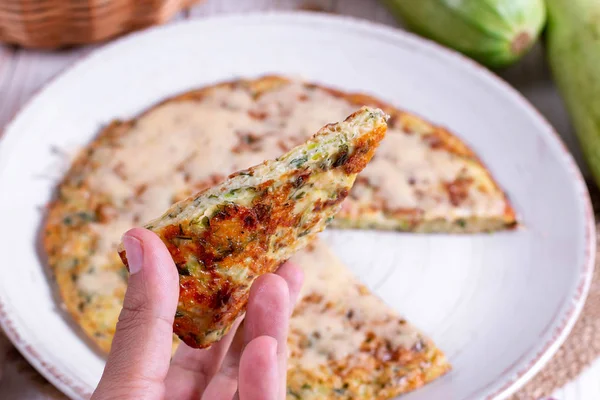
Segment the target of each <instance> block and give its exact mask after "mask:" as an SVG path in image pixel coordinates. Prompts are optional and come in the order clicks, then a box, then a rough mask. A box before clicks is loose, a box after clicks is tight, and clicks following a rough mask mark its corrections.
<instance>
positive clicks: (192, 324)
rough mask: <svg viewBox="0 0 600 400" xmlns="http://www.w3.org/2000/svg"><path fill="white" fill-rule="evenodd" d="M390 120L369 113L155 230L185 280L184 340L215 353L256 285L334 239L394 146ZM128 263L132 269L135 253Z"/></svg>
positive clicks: (193, 203)
mask: <svg viewBox="0 0 600 400" xmlns="http://www.w3.org/2000/svg"><path fill="white" fill-rule="evenodd" d="M386 119H387V116H386V115H385V114H384V113H383V111H381V110H379V109H370V108H367V107H363V108H361V109H360V110H358V111H356V112H355V113H353V114H352V115H350V116H348V117H347V118H346V119H345V120H344V121H343V122H339V123H335V124H329V125H326V126H325V127H323V128H322V129H321V130H319V132H318V133H317V134H316V135H314V137H312V138H311V139H310V140H308V141H307V142H306V143H304V144H302V145H300V146H297V147H295V148H294V149H292V150H291V151H289V152H287V153H286V154H284V155H281V156H280V157H278V158H276V159H275V160H269V161H265V162H263V163H262V164H260V165H257V166H254V167H251V168H249V169H245V170H242V171H239V172H236V173H234V174H233V175H230V176H229V178H228V179H226V180H225V181H223V182H222V183H220V184H218V185H216V186H213V187H211V188H208V189H205V190H203V191H201V192H200V193H198V194H196V195H194V196H192V197H189V198H187V199H186V200H182V201H180V202H177V203H175V204H174V205H173V206H171V207H170V208H169V209H168V210H167V211H166V212H164V213H163V215H162V216H160V217H159V218H156V219H154V220H152V221H150V222H149V223H147V224H146V225H145V228H147V229H149V230H151V231H153V232H155V233H156V234H157V235H158V236H159V237H160V238H161V239H162V240H163V242H164V243H165V244H166V246H167V248H168V250H169V252H170V253H171V256H172V257H173V260H174V261H175V264H176V266H177V270H178V271H179V304H178V307H177V313H176V314H175V322H174V325H173V328H174V333H175V334H177V335H178V336H179V338H180V339H182V340H183V341H184V342H185V343H186V344H187V345H188V346H190V347H194V348H204V347H209V346H210V345H211V344H212V343H214V342H216V341H218V340H220V339H221V338H222V337H223V336H224V335H226V334H227V332H229V330H230V328H231V326H232V325H233V323H234V322H235V320H236V319H237V318H238V317H239V316H240V315H241V314H242V313H243V312H244V311H245V308H246V304H247V302H248V295H249V293H250V286H251V285H252V282H253V281H254V280H255V279H256V278H257V277H258V276H260V275H262V274H265V273H268V272H274V271H275V270H276V269H277V267H279V265H281V264H282V263H283V262H285V261H286V260H287V259H288V258H290V257H291V256H292V255H293V254H294V253H295V252H296V251H298V250H299V249H302V248H303V247H305V246H306V245H307V244H308V243H309V242H310V241H311V240H313V239H314V238H315V235H316V234H317V233H319V232H321V231H322V230H323V229H325V226H326V224H327V223H329V222H331V220H333V218H334V215H335V214H336V213H337V212H338V211H339V209H340V206H341V203H342V201H344V199H345V198H346V196H347V195H348V192H349V191H350V189H351V188H352V185H353V184H354V180H355V179H356V175H357V174H358V173H359V172H360V171H362V170H363V169H364V168H365V166H366V165H367V164H368V162H369V161H370V160H371V158H372V157H373V155H374V154H375V150H376V148H377V146H378V145H379V142H380V141H381V140H382V139H383V137H384V136H385V131H386V128H387V126H386ZM119 254H120V256H121V258H122V260H123V262H124V264H125V265H127V257H126V254H125V250H124V249H123V247H122V246H121V247H120V249H119Z"/></svg>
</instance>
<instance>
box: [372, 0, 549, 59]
mask: <svg viewBox="0 0 600 400" xmlns="http://www.w3.org/2000/svg"><path fill="white" fill-rule="evenodd" d="M382 2H383V4H384V5H385V6H386V7H387V8H388V9H389V10H390V12H391V13H392V14H393V15H394V17H395V18H397V19H398V20H401V21H402V22H404V24H405V25H406V27H407V28H408V29H410V30H412V31H413V32H415V33H417V34H420V35H422V36H424V37H427V38H429V39H432V40H435V41H437V42H439V43H440V44H443V45H445V46H447V47H451V48H453V49H455V50H457V51H460V52H462V53H463V54H465V55H467V56H469V57H471V58H473V59H475V60H477V61H478V62H480V63H482V64H484V65H486V66H488V67H492V68H500V67H506V66H508V65H510V64H513V63H514V62H515V61H517V60H519V59H520V58H521V57H522V56H523V55H524V54H525V53H527V52H528V51H529V49H530V48H531V46H532V45H533V44H534V43H535V42H536V41H537V39H538V37H539V35H540V32H541V31H542V29H543V27H544V24H545V22H546V7H545V4H544V1H543V0H382Z"/></svg>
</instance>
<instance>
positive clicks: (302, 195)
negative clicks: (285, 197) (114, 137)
mask: <svg viewBox="0 0 600 400" xmlns="http://www.w3.org/2000/svg"><path fill="white" fill-rule="evenodd" d="M305 195H306V192H300V193H298V194H297V195H296V197H294V199H295V200H300V199H301V198H303V197H304V196H305Z"/></svg>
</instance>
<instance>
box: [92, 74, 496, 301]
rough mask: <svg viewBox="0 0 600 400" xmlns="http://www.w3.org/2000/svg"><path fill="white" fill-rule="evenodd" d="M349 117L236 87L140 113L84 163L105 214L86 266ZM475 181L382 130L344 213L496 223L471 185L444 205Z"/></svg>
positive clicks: (333, 107) (309, 97) (314, 103)
mask: <svg viewBox="0 0 600 400" xmlns="http://www.w3.org/2000/svg"><path fill="white" fill-rule="evenodd" d="M357 108H358V107H357V106H356V105H355V104H351V103H350V102H348V101H347V100H345V99H343V98H339V97H336V96H334V95H333V94H331V93H329V92H328V91H326V90H323V89H319V88H310V87H307V86H305V85H303V84H301V83H298V82H296V83H291V84H286V85H283V86H281V87H279V88H277V89H275V90H272V91H268V92H265V93H263V94H262V95H261V96H259V97H258V99H255V98H253V97H252V94H251V93H250V91H249V90H247V89H244V88H242V87H235V88H230V87H220V88H213V89H211V90H209V91H207V92H206V93H205V94H204V95H203V97H202V99H201V100H197V101H196V100H195V101H178V102H167V103H165V104H163V105H160V106H158V107H156V108H154V109H152V110H150V111H149V112H147V113H146V114H144V115H143V116H142V117H140V118H139V119H137V120H136V122H135V124H134V125H133V126H132V127H131V128H129V131H128V132H126V134H124V135H122V136H119V137H117V138H114V139H113V140H114V141H115V142H116V144H115V146H111V147H101V148H98V149H97V150H96V151H95V153H94V154H93V155H92V156H91V157H92V162H93V164H94V165H97V168H96V169H94V170H92V171H90V174H89V175H88V176H87V178H86V179H87V184H88V185H89V187H90V190H91V191H92V192H93V193H95V194H97V195H101V196H102V195H105V196H106V197H108V198H109V199H110V200H109V201H110V203H111V204H112V207H113V210H111V213H110V214H111V217H110V218H108V220H107V221H103V222H102V223H97V224H93V226H92V229H93V231H94V232H96V233H97V235H98V237H99V239H98V243H97V245H96V252H95V254H94V255H93V263H94V266H95V267H101V266H103V265H110V264H111V263H113V262H114V254H115V253H116V249H117V245H118V243H119V241H120V237H121V235H122V234H123V233H124V232H125V231H126V230H127V229H129V228H130V227H133V226H139V225H140V224H141V223H144V222H146V221H148V220H150V219H151V218H154V217H156V216H158V215H161V213H162V212H163V211H164V210H166V209H168V208H169V206H171V204H172V203H174V202H175V201H177V200H181V199H182V198H183V197H186V196H188V195H190V194H192V193H193V192H195V191H197V190H198V189H201V188H204V187H206V186H211V185H214V184H215V183H217V182H219V181H220V180H222V179H223V178H224V177H226V176H227V175H229V174H230V173H232V172H234V171H237V170H240V169H245V168H247V167H250V166H252V165H256V164H259V163H261V162H262V161H264V160H266V159H272V158H275V157H277V156H279V155H280V154H283V153H284V152H285V151H287V150H289V149H290V148H292V147H293V146H295V145H297V144H299V143H302V142H304V141H305V140H306V139H307V138H308V137H310V136H311V135H313V134H314V133H315V132H316V131H317V130H318V129H319V128H321V127H322V126H324V125H326V124H328V123H330V122H333V121H338V120H340V119H342V118H345V117H346V116H347V115H349V114H351V113H352V112H354V111H355V110H356V109H357ZM478 173H479V174H480V169H473V170H471V169H469V168H468V164H466V163H465V161H464V160H462V159H461V158H460V157H458V156H455V155H453V154H450V153H448V152H446V151H444V150H435V149H432V148H431V146H430V145H429V144H428V143H427V141H426V140H424V139H423V137H422V135H420V134H417V133H407V132H403V131H401V130H399V129H398V128H397V127H396V128H394V127H391V128H389V129H388V132H387V135H386V138H385V139H384V140H383V142H382V143H381V145H380V146H379V149H378V150H377V152H376V155H375V157H374V158H373V160H372V161H371V163H370V164H369V165H368V166H367V167H366V169H365V170H364V171H363V172H362V173H361V175H360V176H361V177H363V178H365V179H363V180H360V181H358V182H356V184H355V186H354V188H353V190H352V192H351V196H350V197H349V198H348V199H347V201H346V203H345V207H346V208H348V207H350V212H349V215H350V216H352V217H354V218H359V219H360V218H366V217H365V216H366V215H367V214H366V213H365V211H363V209H362V207H365V208H366V209H368V208H369V207H371V208H373V207H379V208H383V209H390V210H392V211H393V210H405V209H415V208H418V209H420V210H422V213H421V218H423V219H433V218H436V217H442V218H452V217H461V218H465V217H469V216H481V217H485V216H500V215H502V213H503V211H504V207H505V202H504V198H503V196H502V195H501V193H497V192H496V191H490V190H480V189H481V188H480V187H479V186H478V185H471V186H470V187H469V189H468V197H467V198H466V199H464V201H462V202H461V203H460V204H458V205H454V204H453V203H452V201H451V199H450V198H449V195H448V191H447V189H446V188H445V184H446V183H449V182H452V181H454V180H455V179H457V177H460V176H465V175H466V176H473V177H476V175H477V174H478ZM476 178H477V177H476ZM485 189H489V188H485ZM82 285H84V284H82ZM85 288H88V289H89V287H87V286H86V287H85ZM85 288H82V289H85ZM106 290H108V289H106Z"/></svg>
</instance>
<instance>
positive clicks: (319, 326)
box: [290, 241, 422, 368]
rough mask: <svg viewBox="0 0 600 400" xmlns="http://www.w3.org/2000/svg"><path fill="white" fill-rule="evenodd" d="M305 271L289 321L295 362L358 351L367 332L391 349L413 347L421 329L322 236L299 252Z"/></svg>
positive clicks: (310, 363)
mask: <svg viewBox="0 0 600 400" xmlns="http://www.w3.org/2000/svg"><path fill="white" fill-rule="evenodd" d="M290 261H291V262H294V263H296V264H298V265H299V266H301V267H302V269H303V270H304V274H305V280H304V285H303V286H302V290H301V293H300V301H299V303H298V306H297V308H296V311H295V312H294V315H293V317H292V318H291V321H290V343H291V345H290V348H291V351H292V361H291V362H292V363H294V364H297V365H301V366H302V367H304V368H314V367H318V366H320V365H326V364H327V363H328V362H329V361H341V360H343V359H344V358H346V357H348V356H353V357H359V358H360V353H361V345H362V344H363V343H364V342H365V341H366V340H367V337H368V335H369V334H374V335H375V337H377V338H378V339H379V340H383V341H385V342H387V343H389V346H390V347H391V349H392V350H395V349H398V348H403V349H410V348H412V347H413V346H415V345H416V344H417V343H418V342H419V340H420V339H421V338H422V336H421V334H420V333H419V332H418V331H417V330H416V329H415V328H414V327H413V326H411V325H410V324H408V323H406V321H405V320H403V319H401V318H400V317H398V315H397V314H396V312H395V311H394V310H392V309H391V308H390V307H389V306H387V305H386V304H385V303H384V302H383V301H382V300H381V299H379V298H378V297H377V296H375V295H373V294H372V293H370V292H369V291H368V290H367V289H366V288H365V287H364V286H363V285H362V284H361V283H360V282H359V281H358V280H357V279H356V278H355V277H354V275H353V274H352V273H351V272H350V271H348V269H346V268H345V267H344V266H343V265H342V264H341V262H340V261H339V260H338V259H337V258H336V257H335V256H334V255H333V253H332V252H331V251H330V250H329V249H328V248H327V247H326V246H325V245H324V244H323V243H321V242H319V241H317V242H314V246H313V247H311V248H307V249H304V250H302V251H301V252H298V253H297V254H295V255H294V256H293V257H292V259H291V260H290Z"/></svg>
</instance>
